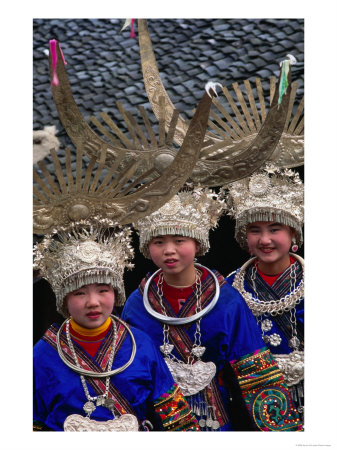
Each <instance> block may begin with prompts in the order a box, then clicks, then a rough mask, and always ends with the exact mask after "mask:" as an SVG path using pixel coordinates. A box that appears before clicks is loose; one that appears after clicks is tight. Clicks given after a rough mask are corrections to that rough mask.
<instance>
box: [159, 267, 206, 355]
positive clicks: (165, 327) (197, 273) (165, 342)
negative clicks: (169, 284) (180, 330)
mask: <svg viewBox="0 0 337 450" xmlns="http://www.w3.org/2000/svg"><path fill="white" fill-rule="evenodd" d="M163 282H164V276H163V272H161V273H160V274H159V279H158V295H159V303H160V306H161V309H162V313H163V314H164V315H165V316H167V313H166V309H165V307H164V303H163V296H164V294H163ZM195 288H196V289H195V294H196V307H195V313H198V312H200V311H201V309H202V307H201V293H202V290H201V272H200V270H198V269H196V270H195ZM200 322H201V318H200V319H198V320H197V321H196V327H195V333H194V342H193V345H192V351H193V349H194V348H196V347H200V346H201V328H200ZM169 335H170V326H169V325H168V324H166V323H165V324H164V325H163V345H164V346H165V345H167V346H168V345H170V344H169ZM167 356H168V357H170V358H171V359H174V360H175V361H177V362H182V361H180V360H179V359H178V358H177V357H176V356H174V355H172V354H171V353H170V354H168V355H167ZM199 359H200V357H199V356H197V357H195V355H194V354H193V353H192V352H191V353H190V355H189V356H188V359H187V364H192V363H193V362H194V361H195V360H199Z"/></svg>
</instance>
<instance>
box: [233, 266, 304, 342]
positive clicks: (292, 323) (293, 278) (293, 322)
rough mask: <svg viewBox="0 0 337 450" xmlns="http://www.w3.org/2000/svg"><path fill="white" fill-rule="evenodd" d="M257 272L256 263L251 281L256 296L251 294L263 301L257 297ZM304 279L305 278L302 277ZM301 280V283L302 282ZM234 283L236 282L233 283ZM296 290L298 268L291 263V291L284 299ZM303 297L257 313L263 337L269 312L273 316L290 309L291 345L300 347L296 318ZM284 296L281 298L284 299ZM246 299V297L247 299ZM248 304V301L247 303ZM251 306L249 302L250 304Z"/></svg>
mask: <svg viewBox="0 0 337 450" xmlns="http://www.w3.org/2000/svg"><path fill="white" fill-rule="evenodd" d="M256 273H257V269H256V266H255V264H254V266H253V268H252V273H251V281H252V286H253V291H254V294H255V297H253V296H251V298H252V299H253V301H255V302H258V303H259V302H261V300H259V299H258V297H257V289H256V284H255V280H256ZM302 281H303V279H302ZM302 281H301V283H302ZM233 285H234V283H233ZM303 285H304V281H303ZM295 290H296V268H295V264H294V263H293V264H291V266H290V293H289V294H287V295H286V296H285V297H283V299H287V298H290V297H291V295H292V294H293V293H294V292H295ZM244 298H245V297H244ZM302 298H303V297H301V298H300V299H299V300H298V299H296V300H295V302H294V303H293V304H291V303H290V304H289V306H288V305H287V306H285V307H284V308H283V309H282V310H281V311H280V310H278V311H275V309H274V308H272V309H271V310H270V311H268V310H266V308H264V311H263V312H262V314H259V315H257V314H255V313H254V315H255V316H256V320H257V323H258V324H259V326H260V327H261V331H262V338H263V339H264V340H265V334H264V333H265V330H264V327H263V326H262V322H263V320H264V318H266V317H268V314H270V315H271V316H276V315H278V314H283V313H284V312H288V311H289V313H290V314H289V318H290V326H291V338H290V340H289V345H290V347H293V348H294V349H295V350H297V349H298V347H299V344H300V341H299V339H298V337H297V329H296V325H297V320H296V305H297V304H298V303H299V302H300V301H301V299H302ZM283 299H282V298H281V299H280V300H279V301H281V300H283ZM245 300H246V299H245ZM271 302H274V303H275V300H270V301H269V302H264V303H266V304H268V303H271ZM247 304H248V303H247ZM248 306H249V304H248ZM266 338H267V339H268V336H266Z"/></svg>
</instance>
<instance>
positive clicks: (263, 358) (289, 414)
mask: <svg viewBox="0 0 337 450" xmlns="http://www.w3.org/2000/svg"><path fill="white" fill-rule="evenodd" d="M231 365H232V367H233V370H234V372H235V374H236V376H237V379H238V382H239V385H240V388H241V390H242V395H243V398H244V400H245V403H246V406H247V408H248V410H249V412H250V413H251V415H252V417H253V419H254V422H255V424H256V426H257V427H258V428H259V429H260V430H262V431H301V430H302V429H303V427H302V422H301V420H300V418H299V415H298V412H297V410H296V409H295V408H294V406H293V403H292V400H291V397H290V393H289V390H288V388H287V386H286V384H285V381H284V378H283V375H282V373H281V372H280V370H279V368H278V367H277V365H276V363H275V361H274V359H273V357H272V354H271V353H270V351H269V350H268V349H266V348H263V349H261V350H260V351H257V352H256V351H255V352H254V353H250V354H248V355H245V356H243V357H242V358H241V359H239V360H236V361H231Z"/></svg>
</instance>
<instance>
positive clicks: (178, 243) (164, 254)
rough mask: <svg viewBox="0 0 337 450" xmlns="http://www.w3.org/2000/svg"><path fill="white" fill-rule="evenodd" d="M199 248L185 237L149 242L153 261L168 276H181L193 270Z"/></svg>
mask: <svg viewBox="0 0 337 450" xmlns="http://www.w3.org/2000/svg"><path fill="white" fill-rule="evenodd" d="M199 248H200V245H199V244H198V243H197V242H196V241H195V240H194V239H193V238H190V237H185V236H176V235H165V236H157V237H155V238H152V239H151V241H150V242H149V251H150V255H151V259H152V261H153V262H154V263H155V264H156V266H158V267H159V268H160V269H162V270H163V272H164V274H167V275H177V274H179V275H181V274H183V273H184V272H186V273H187V271H189V270H191V269H190V268H191V267H192V268H193V267H194V257H195V254H196V253H197V252H198V250H199Z"/></svg>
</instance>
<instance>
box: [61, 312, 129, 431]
mask: <svg viewBox="0 0 337 450" xmlns="http://www.w3.org/2000/svg"><path fill="white" fill-rule="evenodd" d="M110 318H111V322H112V326H113V337H112V343H111V353H110V356H109V360H108V364H107V369H108V370H107V371H106V372H102V373H98V372H93V371H89V370H86V369H83V368H82V367H81V366H80V364H79V362H78V358H77V354H76V350H75V348H74V345H73V342H72V339H71V336H70V331H69V322H70V319H67V320H65V322H63V324H62V326H61V327H60V329H59V331H58V333H57V350H58V353H59V355H60V357H61V359H62V361H64V362H65V363H66V364H67V366H68V367H70V368H73V366H74V365H73V364H71V363H69V362H68V361H67V360H66V358H65V357H64V355H63V352H62V348H61V345H60V333H61V331H62V329H63V326H64V324H65V326H66V337H67V343H68V346H69V348H70V351H71V354H72V356H73V358H74V361H75V367H76V369H77V370H76V372H77V373H80V379H81V383H82V387H83V390H84V394H85V396H86V399H87V402H86V403H85V404H84V405H83V410H84V412H85V413H86V417H83V416H81V415H79V414H71V415H70V416H68V417H67V418H66V420H65V422H64V431H138V420H137V418H136V417H135V416H133V415H132V414H123V415H122V416H121V417H118V418H114V419H112V420H108V421H104V422H101V421H96V420H92V419H90V415H91V414H92V412H93V411H95V409H96V408H97V407H98V406H103V407H105V408H107V409H108V410H109V411H111V413H112V414H113V415H114V416H116V413H117V411H116V409H115V407H114V400H113V399H112V398H109V397H108V393H109V387H110V376H111V374H116V373H119V372H121V371H122V370H125V368H126V367H128V366H129V365H130V364H131V362H132V361H133V359H134V355H135V352H136V343H135V340H134V337H133V335H132V333H131V330H130V329H129V328H128V327H127V326H126V328H127V330H128V331H129V333H130V335H131V339H132V343H133V348H132V354H131V358H130V360H129V361H128V363H126V364H125V365H124V366H123V367H122V368H118V369H115V370H114V371H112V370H111V368H112V364H113V360H114V357H115V351H116V339H117V327H116V323H115V320H114V319H117V320H119V321H120V322H122V321H121V320H120V319H118V318H117V317H115V316H112V315H111V316H110ZM123 325H125V323H124V322H123ZM84 376H89V377H96V378H97V377H98V378H101V377H106V380H105V391H104V393H103V394H102V395H99V396H94V397H92V396H91V395H90V393H89V390H88V386H87V383H86V381H85V377H84Z"/></svg>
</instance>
